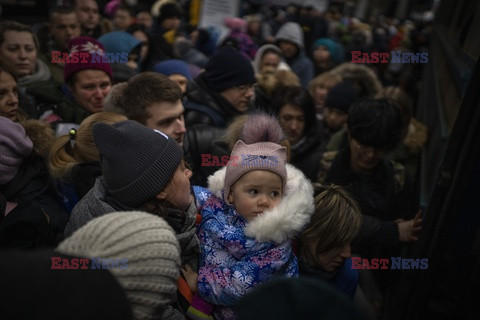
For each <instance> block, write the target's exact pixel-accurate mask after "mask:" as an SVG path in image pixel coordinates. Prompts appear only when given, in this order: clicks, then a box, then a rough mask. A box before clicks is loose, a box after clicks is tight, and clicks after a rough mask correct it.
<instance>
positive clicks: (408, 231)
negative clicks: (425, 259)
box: [395, 210, 422, 242]
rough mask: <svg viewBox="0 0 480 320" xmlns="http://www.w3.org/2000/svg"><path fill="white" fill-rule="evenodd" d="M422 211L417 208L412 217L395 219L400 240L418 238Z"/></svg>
mask: <svg viewBox="0 0 480 320" xmlns="http://www.w3.org/2000/svg"><path fill="white" fill-rule="evenodd" d="M421 217H422V213H421V211H420V210H418V212H417V214H416V215H415V217H413V219H411V220H408V221H405V220H403V219H397V220H395V222H396V223H397V226H398V233H399V240H400V241H402V242H414V241H417V240H418V237H417V234H418V233H419V232H420V231H421V230H422V218H421Z"/></svg>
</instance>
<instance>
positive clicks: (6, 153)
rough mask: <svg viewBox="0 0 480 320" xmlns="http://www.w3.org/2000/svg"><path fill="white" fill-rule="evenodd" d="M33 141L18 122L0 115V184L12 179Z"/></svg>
mask: <svg viewBox="0 0 480 320" xmlns="http://www.w3.org/2000/svg"><path fill="white" fill-rule="evenodd" d="M32 149H33V143H32V140H30V138H29V137H28V136H27V133H26V132H25V129H24V128H23V126H22V125H21V124H19V123H16V122H13V121H12V120H10V119H7V118H5V117H0V185H4V184H7V183H9V182H10V181H12V179H13V178H14V177H15V174H17V171H18V168H19V167H20V165H21V164H22V162H23V159H24V158H26V157H28V156H29V155H30V153H32Z"/></svg>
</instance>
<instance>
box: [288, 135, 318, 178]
mask: <svg viewBox="0 0 480 320" xmlns="http://www.w3.org/2000/svg"><path fill="white" fill-rule="evenodd" d="M291 154H292V158H291V160H290V163H291V164H292V165H294V166H295V167H297V168H298V169H300V170H302V172H303V173H304V174H305V176H306V177H307V178H308V179H310V181H315V179H316V177H317V175H318V172H319V171H320V168H321V166H320V161H321V158H322V154H323V148H322V143H321V140H320V134H319V132H318V128H317V127H315V126H313V127H311V128H310V130H309V131H308V132H306V133H305V135H304V136H303V138H302V139H301V140H300V141H298V142H297V143H296V144H294V145H293V146H292V148H291Z"/></svg>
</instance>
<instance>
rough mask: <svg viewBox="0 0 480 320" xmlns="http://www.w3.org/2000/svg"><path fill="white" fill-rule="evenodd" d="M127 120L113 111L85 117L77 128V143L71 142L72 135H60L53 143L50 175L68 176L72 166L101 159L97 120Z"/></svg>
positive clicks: (109, 121)
mask: <svg viewBox="0 0 480 320" xmlns="http://www.w3.org/2000/svg"><path fill="white" fill-rule="evenodd" d="M125 120H127V117H125V116H124V115H121V114H117V113H113V112H98V113H94V114H92V115H90V116H89V117H87V118H85V120H83V121H82V123H80V126H79V127H78V129H77V130H76V134H75V144H74V145H73V146H72V144H71V143H70V135H69V134H65V135H63V136H60V137H58V138H57V139H56V140H55V142H54V143H53V146H52V149H51V151H50V155H49V157H48V169H49V171H50V175H51V176H52V177H53V178H56V179H62V178H65V177H67V176H68V174H69V173H70V171H71V170H72V168H73V167H74V166H75V165H77V164H79V163H84V162H89V161H99V160H100V154H99V152H98V149H97V147H96V145H95V142H94V141H93V135H92V127H93V125H94V124H95V123H97V122H102V123H106V124H113V123H117V122H121V121H125Z"/></svg>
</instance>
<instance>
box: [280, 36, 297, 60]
mask: <svg viewBox="0 0 480 320" xmlns="http://www.w3.org/2000/svg"><path fill="white" fill-rule="evenodd" d="M278 46H279V47H280V49H282V52H283V55H284V56H285V57H286V58H287V59H290V58H293V57H295V56H296V55H297V53H298V47H297V45H296V44H294V43H293V42H290V41H285V40H280V41H279V43H278Z"/></svg>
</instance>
